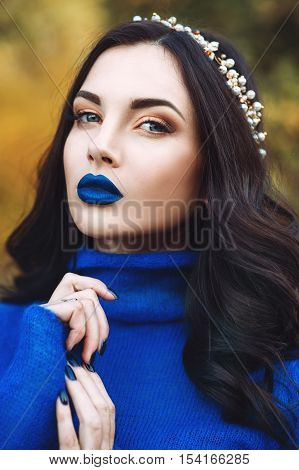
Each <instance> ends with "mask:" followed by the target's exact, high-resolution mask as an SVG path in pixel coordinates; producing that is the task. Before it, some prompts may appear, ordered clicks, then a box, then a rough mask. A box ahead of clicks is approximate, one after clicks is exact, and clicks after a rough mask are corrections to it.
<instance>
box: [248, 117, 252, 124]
mask: <svg viewBox="0 0 299 470" xmlns="http://www.w3.org/2000/svg"><path fill="white" fill-rule="evenodd" d="M247 121H248V122H249V124H250V125H251V124H253V121H252V119H251V118H250V117H248V118H247Z"/></svg>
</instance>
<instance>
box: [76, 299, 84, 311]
mask: <svg viewBox="0 0 299 470" xmlns="http://www.w3.org/2000/svg"><path fill="white" fill-rule="evenodd" d="M76 308H77V310H79V311H81V310H83V303H82V300H77V305H76Z"/></svg>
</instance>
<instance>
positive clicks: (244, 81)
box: [238, 75, 247, 86]
mask: <svg viewBox="0 0 299 470" xmlns="http://www.w3.org/2000/svg"><path fill="white" fill-rule="evenodd" d="M238 82H239V84H240V85H241V86H244V85H245V84H246V82H247V80H246V78H245V77H244V75H241V76H240V77H239V78H238Z"/></svg>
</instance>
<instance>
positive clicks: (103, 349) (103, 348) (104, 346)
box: [100, 339, 107, 356]
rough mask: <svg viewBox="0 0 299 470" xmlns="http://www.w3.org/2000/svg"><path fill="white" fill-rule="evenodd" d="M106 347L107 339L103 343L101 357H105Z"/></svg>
mask: <svg viewBox="0 0 299 470" xmlns="http://www.w3.org/2000/svg"><path fill="white" fill-rule="evenodd" d="M106 345H107V339H105V341H103V343H102V347H101V349H100V354H101V356H103V354H104V352H105V351H106Z"/></svg>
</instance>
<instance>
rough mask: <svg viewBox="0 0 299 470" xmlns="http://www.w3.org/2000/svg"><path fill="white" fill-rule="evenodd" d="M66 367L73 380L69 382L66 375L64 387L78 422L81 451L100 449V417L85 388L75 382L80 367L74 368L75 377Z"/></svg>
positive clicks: (78, 382)
mask: <svg viewBox="0 0 299 470" xmlns="http://www.w3.org/2000/svg"><path fill="white" fill-rule="evenodd" d="M67 367H69V368H70V369H71V371H72V372H73V376H74V377H75V380H71V379H70V378H69V377H68V376H67V375H66V376H65V377H66V387H67V390H68V393H69V395H70V397H71V399H72V402H73V404H74V407H75V410H76V413H77V415H78V418H79V421H80V427H79V442H80V446H81V448H82V449H101V446H102V433H103V426H102V417H101V416H100V415H99V414H98V412H97V410H96V408H95V407H94V405H93V403H92V401H91V399H90V398H89V395H88V393H87V392H86V390H85V387H83V385H82V384H81V383H80V381H79V380H77V375H78V369H79V368H80V367H77V368H76V375H75V372H74V370H73V369H72V368H71V367H70V366H66V368H67Z"/></svg>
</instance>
